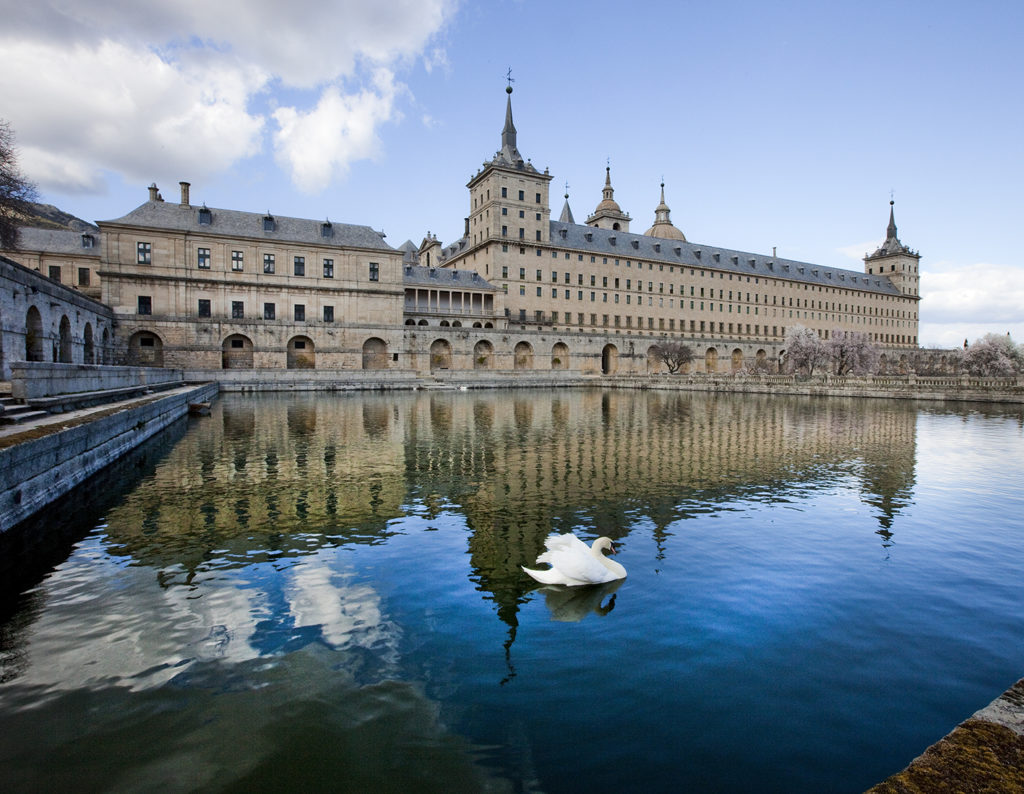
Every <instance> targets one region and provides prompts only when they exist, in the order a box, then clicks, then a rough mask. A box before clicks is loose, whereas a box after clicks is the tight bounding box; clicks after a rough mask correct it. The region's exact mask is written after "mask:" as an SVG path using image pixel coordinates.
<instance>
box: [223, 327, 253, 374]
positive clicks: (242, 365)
mask: <svg viewBox="0 0 1024 794" xmlns="http://www.w3.org/2000/svg"><path fill="white" fill-rule="evenodd" d="M220 365H221V368H222V369H252V367H253V361H252V340H251V339H250V338H249V337H247V336H245V335H244V334H231V336H229V337H227V338H226V339H225V340H224V343H223V344H222V345H221V359H220Z"/></svg>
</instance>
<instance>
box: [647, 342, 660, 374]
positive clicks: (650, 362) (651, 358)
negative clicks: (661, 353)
mask: <svg viewBox="0 0 1024 794" xmlns="http://www.w3.org/2000/svg"><path fill="white" fill-rule="evenodd" d="M661 367H662V361H661V359H660V358H659V357H658V347H657V345H651V346H650V347H649V348H647V374H649V375H652V374H655V373H658V372H661Z"/></svg>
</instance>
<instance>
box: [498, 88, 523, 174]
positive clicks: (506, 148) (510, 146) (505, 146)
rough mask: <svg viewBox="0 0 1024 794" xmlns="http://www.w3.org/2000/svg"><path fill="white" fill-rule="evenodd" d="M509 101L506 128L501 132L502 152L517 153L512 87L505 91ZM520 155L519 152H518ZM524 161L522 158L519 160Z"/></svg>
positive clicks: (506, 112) (506, 108)
mask: <svg viewBox="0 0 1024 794" xmlns="http://www.w3.org/2000/svg"><path fill="white" fill-rule="evenodd" d="M505 93H507V94H508V101H507V103H506V105H505V127H504V129H502V131H501V150H502V152H515V151H516V125H515V124H513V123H512V86H509V87H508V88H506V89H505ZM516 153H517V154H518V152H516ZM519 159H522V158H519Z"/></svg>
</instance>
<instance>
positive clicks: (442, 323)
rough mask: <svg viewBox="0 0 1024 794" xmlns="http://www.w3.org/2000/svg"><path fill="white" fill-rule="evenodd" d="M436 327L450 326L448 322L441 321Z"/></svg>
mask: <svg viewBox="0 0 1024 794" xmlns="http://www.w3.org/2000/svg"><path fill="white" fill-rule="evenodd" d="M438 325H439V326H441V327H442V328H447V327H448V326H449V325H451V323H450V322H448V321H447V320H441V322H439V323H438Z"/></svg>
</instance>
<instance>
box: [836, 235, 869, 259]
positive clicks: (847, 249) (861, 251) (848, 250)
mask: <svg viewBox="0 0 1024 794" xmlns="http://www.w3.org/2000/svg"><path fill="white" fill-rule="evenodd" d="M876 248H878V240H869V241H868V242H866V243H854V244H853V245H845V246H843V247H842V248H837V249H836V251H838V252H839V253H840V254H842V255H843V256H845V257H849V258H850V259H856V260H857V261H858V262H861V263H863V261H864V256H865V255H866V254H870V253H871V252H872V251H874V250H875V249H876Z"/></svg>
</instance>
